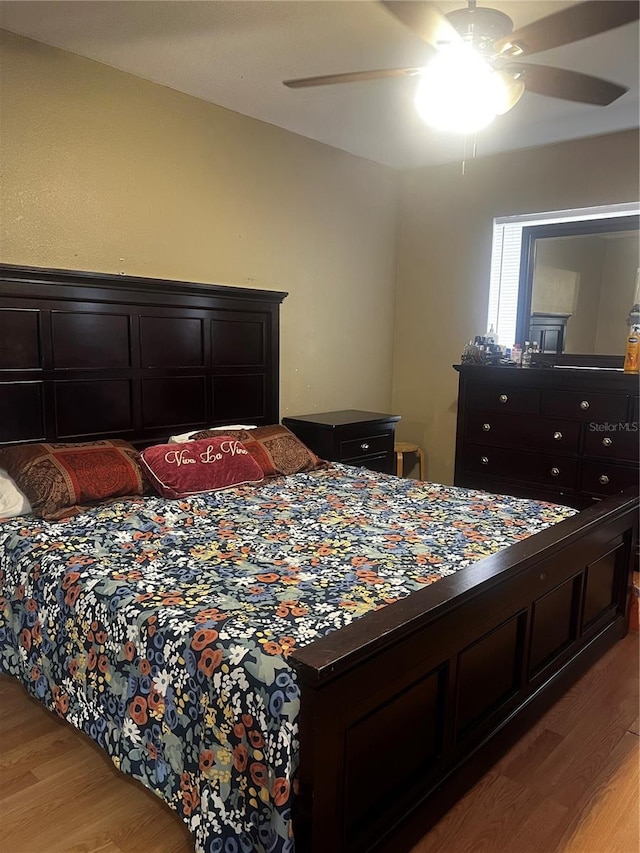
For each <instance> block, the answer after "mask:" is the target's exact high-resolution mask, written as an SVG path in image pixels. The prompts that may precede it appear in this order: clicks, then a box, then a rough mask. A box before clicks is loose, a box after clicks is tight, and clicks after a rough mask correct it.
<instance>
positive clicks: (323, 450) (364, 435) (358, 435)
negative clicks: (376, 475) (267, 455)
mask: <svg viewBox="0 0 640 853" xmlns="http://www.w3.org/2000/svg"><path fill="white" fill-rule="evenodd" d="M399 420H400V415H388V414H383V413H381V412H361V411H357V410H354V409H347V410H344V411H341V412H320V413H318V414H313V415H298V416H297V417H294V418H283V419H282V423H283V425H284V426H286V427H287V429H290V430H291V432H293V433H295V435H297V436H298V438H299V439H300V441H302V442H304V444H306V445H307V447H309V448H311V450H313V452H314V453H316V454H317V455H318V456H319V457H320V458H321V459H328V460H329V461H331V462H344V463H345V464H346V465H360V466H362V467H364V468H370V469H371V470H372V471H380V472H381V473H383V474H392V473H393V471H394V452H393V443H394V435H395V428H396V423H397V422H398V421H399Z"/></svg>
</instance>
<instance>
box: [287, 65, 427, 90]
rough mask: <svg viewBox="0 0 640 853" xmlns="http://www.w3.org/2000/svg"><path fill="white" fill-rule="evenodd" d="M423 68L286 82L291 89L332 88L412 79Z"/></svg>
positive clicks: (360, 72)
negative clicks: (340, 84) (332, 86)
mask: <svg viewBox="0 0 640 853" xmlns="http://www.w3.org/2000/svg"><path fill="white" fill-rule="evenodd" d="M421 71H422V68H380V69H378V70H376V71H348V72H346V73H344V74H325V75H324V76H322V77H301V78H299V79H298V80H285V81H284V85H285V86H288V87H289V88H290V89H304V88H305V87H307V86H330V85H333V84H334V83H362V82H364V81H365V80H382V79H383V78H385V77H411V76H412V75H414V74H420V72H421Z"/></svg>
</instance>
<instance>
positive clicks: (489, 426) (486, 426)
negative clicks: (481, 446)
mask: <svg viewBox="0 0 640 853" xmlns="http://www.w3.org/2000/svg"><path fill="white" fill-rule="evenodd" d="M482 429H483V430H484V431H485V432H489V430H490V429H491V424H482Z"/></svg>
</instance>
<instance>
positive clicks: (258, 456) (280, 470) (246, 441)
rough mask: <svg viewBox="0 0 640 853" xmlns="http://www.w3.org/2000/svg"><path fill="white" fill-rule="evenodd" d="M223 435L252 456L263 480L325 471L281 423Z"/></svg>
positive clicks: (201, 434)
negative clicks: (236, 439) (233, 440)
mask: <svg viewBox="0 0 640 853" xmlns="http://www.w3.org/2000/svg"><path fill="white" fill-rule="evenodd" d="M214 435H216V433H215V432H212V431H211V430H203V431H202V432H198V433H194V435H193V436H192V440H194V441H197V440H198V439H201V438H207V437H209V436H214ZM225 435H233V436H235V437H236V438H238V439H239V440H240V441H241V442H242V444H243V445H244V447H245V448H246V449H247V451H248V452H249V453H250V454H251V455H252V456H253V458H254V459H255V460H256V462H257V463H258V465H259V466H260V468H261V469H262V473H263V474H264V476H265V477H277V476H280V475H284V476H288V475H289V474H298V473H299V472H301V471H315V470H316V468H324V467H325V466H326V464H327V463H326V462H323V461H322V460H321V459H318V457H317V456H316V455H315V453H313V451H311V450H309V448H308V447H307V446H306V444H303V443H302V442H301V441H300V439H299V438H298V437H297V436H296V435H294V434H293V433H292V432H291V430H288V429H287V428H286V427H285V426H282V424H271V425H270V426H264V427H257V428H256V429H245V430H229V431H228V432H227V431H226V430H225Z"/></svg>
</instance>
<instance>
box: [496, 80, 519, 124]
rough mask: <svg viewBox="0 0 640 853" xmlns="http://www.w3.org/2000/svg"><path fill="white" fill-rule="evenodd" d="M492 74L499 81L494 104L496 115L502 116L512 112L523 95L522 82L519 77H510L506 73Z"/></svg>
mask: <svg viewBox="0 0 640 853" xmlns="http://www.w3.org/2000/svg"><path fill="white" fill-rule="evenodd" d="M493 73H494V76H495V77H496V78H498V79H499V81H500V83H499V85H498V86H497V90H498V95H497V97H498V102H497V104H496V113H497V114H498V115H499V116H503V115H504V114H505V113H508V112H509V110H512V109H513V108H514V107H515V105H516V104H517V103H518V101H519V100H520V98H521V97H522V96H523V95H524V90H525V85H524V80H521V79H520V78H519V77H512V76H511V74H508V73H507V72H506V71H494V72H493Z"/></svg>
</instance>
